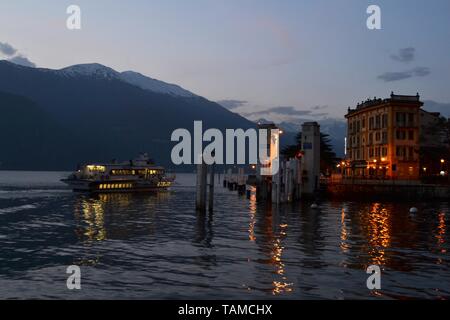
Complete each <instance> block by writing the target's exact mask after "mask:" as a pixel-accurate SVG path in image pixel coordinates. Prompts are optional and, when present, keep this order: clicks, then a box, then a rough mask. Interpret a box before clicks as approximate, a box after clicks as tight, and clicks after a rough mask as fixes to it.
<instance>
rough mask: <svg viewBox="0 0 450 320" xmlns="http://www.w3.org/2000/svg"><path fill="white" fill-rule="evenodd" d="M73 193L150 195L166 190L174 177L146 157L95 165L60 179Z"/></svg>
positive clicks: (143, 155) (145, 155)
mask: <svg viewBox="0 0 450 320" xmlns="http://www.w3.org/2000/svg"><path fill="white" fill-rule="evenodd" d="M61 181H62V182H64V183H66V184H68V185H69V186H70V187H71V188H72V189H73V191H85V192H93V193H112V192H146V191H147V192H148V191H156V190H167V189H168V188H169V187H170V186H171V185H172V183H173V182H174V181H175V176H174V175H173V176H167V175H166V172H165V170H164V168H163V167H160V166H155V165H154V164H153V163H152V161H151V160H150V159H149V157H148V155H147V154H146V153H143V154H141V155H140V156H139V157H138V158H136V159H134V160H130V161H127V162H124V163H116V162H115V161H113V162H112V163H94V164H88V165H84V166H82V167H80V168H79V169H78V170H77V171H76V172H74V173H72V174H71V175H70V176H69V177H68V178H66V179H61Z"/></svg>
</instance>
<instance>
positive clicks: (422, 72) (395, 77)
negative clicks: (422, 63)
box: [377, 67, 431, 82]
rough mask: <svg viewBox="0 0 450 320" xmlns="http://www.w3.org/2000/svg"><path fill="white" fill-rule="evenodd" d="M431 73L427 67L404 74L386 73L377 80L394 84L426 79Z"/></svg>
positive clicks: (403, 72)
mask: <svg viewBox="0 0 450 320" xmlns="http://www.w3.org/2000/svg"><path fill="white" fill-rule="evenodd" d="M430 73H431V71H430V68H427V67H416V68H414V69H411V70H407V71H402V72H385V73H383V74H381V75H379V76H378V77H377V78H378V79H380V80H383V81H384V82H392V81H399V80H404V79H408V78H412V77H425V76H427V75H429V74H430Z"/></svg>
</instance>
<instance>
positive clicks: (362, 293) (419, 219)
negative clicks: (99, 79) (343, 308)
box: [0, 172, 450, 299]
mask: <svg viewBox="0 0 450 320" xmlns="http://www.w3.org/2000/svg"><path fill="white" fill-rule="evenodd" d="M16 175H17V173H15V174H14V175H11V174H9V175H8V174H7V173H4V172H0V195H1V196H0V212H3V213H2V214H0V251H1V255H0V297H2V298H55V297H63V298H194V299H195V298H207V299H208V298H243V299H253V298H295V299H297V298H303V299H310V298H332V299H341V298H356V299H360V298H377V297H381V298H410V297H422V298H448V297H449V296H450V289H449V288H448V285H447V284H448V283H449V280H450V267H449V265H450V263H449V262H450V261H449V260H450V259H449V257H448V254H447V251H448V246H449V242H448V237H449V235H448V228H447V223H448V220H447V219H448V212H449V203H447V202H440V203H429V204H424V203H422V204H421V203H414V206H417V207H419V209H420V210H419V213H418V214H416V215H410V214H409V207H410V206H411V204H396V203H355V202H335V201H328V202H323V203H322V204H321V208H320V210H313V209H311V208H310V207H309V204H308V203H300V204H296V205H285V206H279V207H276V206H271V205H262V204H260V203H257V202H256V199H255V198H254V196H252V197H251V198H250V199H249V200H247V199H245V198H243V197H238V196H237V195H236V194H235V193H231V192H229V191H227V190H224V189H222V188H221V187H220V186H219V185H218V186H217V190H216V209H215V211H214V213H213V214H208V213H206V214H201V213H197V212H195V210H194V201H195V199H194V197H195V193H194V191H195V190H194V188H193V182H194V180H193V178H194V176H193V175H182V176H181V177H180V178H179V181H181V182H179V184H178V185H177V187H175V188H174V190H172V191H170V192H163V193H157V194H151V195H139V194H136V195H135V194H105V195H97V196H88V195H80V194H73V193H71V192H64V189H63V188H62V187H61V186H60V185H59V184H58V183H57V182H55V181H57V179H56V175H57V174H56V173H55V174H53V175H52V174H49V173H47V174H45V173H42V176H41V177H40V178H39V175H38V174H34V175H33V179H34V180H33V181H37V182H38V185H37V186H34V185H33V184H31V185H24V181H26V179H24V178H23V177H21V178H20V179H19V180H20V185H15V183H14V179H15V176H16ZM58 177H59V176H58ZM36 190H39V191H36ZM55 190H56V191H57V192H55ZM27 191H29V192H27ZM71 264H77V265H80V266H82V277H83V278H82V288H83V289H82V290H81V291H79V292H69V291H68V290H66V289H65V280H66V274H65V266H68V265H71ZM371 264H378V265H380V266H381V269H382V290H379V291H377V292H370V291H369V290H368V289H367V288H366V279H367V276H368V275H367V274H366V273H365V269H366V268H367V266H368V265H371ZM24 288H26V289H24Z"/></svg>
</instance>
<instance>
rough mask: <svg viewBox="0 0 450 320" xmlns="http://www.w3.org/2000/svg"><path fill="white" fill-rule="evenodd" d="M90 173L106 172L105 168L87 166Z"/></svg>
mask: <svg viewBox="0 0 450 320" xmlns="http://www.w3.org/2000/svg"><path fill="white" fill-rule="evenodd" d="M86 167H87V169H88V170H89V171H90V172H105V170H106V168H105V166H97V165H88V166H86Z"/></svg>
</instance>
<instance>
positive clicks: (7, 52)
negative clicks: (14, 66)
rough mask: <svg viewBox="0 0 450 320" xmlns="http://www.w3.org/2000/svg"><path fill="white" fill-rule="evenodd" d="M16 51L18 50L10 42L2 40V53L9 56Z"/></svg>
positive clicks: (0, 45)
mask: <svg viewBox="0 0 450 320" xmlns="http://www.w3.org/2000/svg"><path fill="white" fill-rule="evenodd" d="M16 52H17V50H16V49H15V48H14V47H13V46H11V45H10V44H9V43H6V42H0V53H2V54H4V55H5V56H8V57H9V56H13V55H15V54H16Z"/></svg>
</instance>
